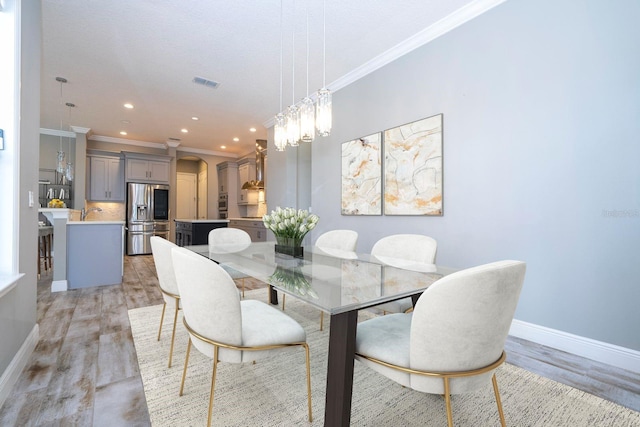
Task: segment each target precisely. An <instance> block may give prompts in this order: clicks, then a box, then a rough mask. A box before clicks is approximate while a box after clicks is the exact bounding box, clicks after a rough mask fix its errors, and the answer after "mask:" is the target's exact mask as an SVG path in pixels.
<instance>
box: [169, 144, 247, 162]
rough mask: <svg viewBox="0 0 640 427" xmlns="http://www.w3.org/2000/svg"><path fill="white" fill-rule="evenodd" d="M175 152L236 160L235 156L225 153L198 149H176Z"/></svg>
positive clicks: (236, 156)
mask: <svg viewBox="0 0 640 427" xmlns="http://www.w3.org/2000/svg"><path fill="white" fill-rule="evenodd" d="M176 151H181V152H183V153H195V154H206V155H209V156H220V157H231V158H233V159H237V158H238V155H237V154H233V153H225V152H222V151H212V150H203V149H200V148H189V147H178V148H177V149H176Z"/></svg>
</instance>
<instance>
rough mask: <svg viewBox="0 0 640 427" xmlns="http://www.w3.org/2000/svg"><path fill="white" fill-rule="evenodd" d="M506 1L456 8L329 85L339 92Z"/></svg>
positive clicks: (482, 1) (485, 0) (480, 0)
mask: <svg viewBox="0 0 640 427" xmlns="http://www.w3.org/2000/svg"><path fill="white" fill-rule="evenodd" d="M505 1H507V0H478V1H475V2H473V3H469V4H468V5H466V6H464V7H461V8H460V9H458V10H456V11H455V12H453V13H452V14H451V15H448V16H446V17H444V18H442V19H441V20H439V21H438V22H436V23H434V24H432V25H430V26H428V27H427V28H425V29H424V30H422V31H420V32H418V33H416V34H414V35H413V36H411V37H409V38H408V39H406V40H404V41H403V42H401V43H398V44H397V45H395V46H394V47H392V48H390V49H389V50H387V51H385V52H383V53H381V54H380V55H378V56H376V57H375V58H373V59H371V60H370V61H368V62H365V63H364V64H362V65H361V66H360V67H358V68H356V69H354V70H353V71H350V72H349V73H347V74H345V75H344V76H342V77H340V78H339V79H337V80H335V81H334V82H333V83H331V84H330V85H328V86H327V87H328V89H330V90H331V91H333V92H337V91H339V90H340V89H342V88H343V87H345V86H348V85H350V84H351V83H353V82H355V81H357V80H360V79H361V78H363V77H364V76H366V75H367V74H371V73H372V72H374V71H376V70H377V69H379V68H382V67H384V66H385V65H387V64H389V63H391V62H393V61H395V60H396V59H398V58H400V57H402V56H404V55H406V54H408V53H409V52H411V51H413V50H415V49H417V48H419V47H421V46H424V45H425V44H427V43H429V42H431V41H433V40H435V39H437V38H438V37H440V36H442V35H444V34H446V33H448V32H449V31H451V30H453V29H455V28H457V27H459V26H460V25H462V24H464V23H466V22H468V21H471V20H472V19H474V18H476V17H478V16H480V15H482V14H483V13H485V12H487V11H488V10H490V9H493V8H494V7H496V6H498V5H500V4H502V3H504V2H505Z"/></svg>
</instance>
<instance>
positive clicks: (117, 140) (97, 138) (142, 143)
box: [88, 135, 166, 150]
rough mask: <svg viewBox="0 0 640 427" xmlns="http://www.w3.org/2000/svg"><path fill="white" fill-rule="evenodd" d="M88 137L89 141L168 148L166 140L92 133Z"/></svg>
mask: <svg viewBox="0 0 640 427" xmlns="http://www.w3.org/2000/svg"><path fill="white" fill-rule="evenodd" d="M88 139H89V141H98V142H111V143H113V144H126V145H135V146H137V147H148V148H159V149H161V150H164V149H165V148H166V147H165V144H164V142H162V143H160V142H149V141H138V140H135V139H125V138H114V137H112V136H104V135H91V136H89V137H88Z"/></svg>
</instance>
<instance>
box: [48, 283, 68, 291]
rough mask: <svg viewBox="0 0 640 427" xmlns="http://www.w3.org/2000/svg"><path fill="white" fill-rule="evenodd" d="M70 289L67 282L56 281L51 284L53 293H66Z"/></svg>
mask: <svg viewBox="0 0 640 427" xmlns="http://www.w3.org/2000/svg"><path fill="white" fill-rule="evenodd" d="M67 289H69V285H68V283H67V281H66V280H54V281H53V282H51V292H64V291H66V290H67Z"/></svg>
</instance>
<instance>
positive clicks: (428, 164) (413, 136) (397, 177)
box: [384, 114, 442, 216]
mask: <svg viewBox="0 0 640 427" xmlns="http://www.w3.org/2000/svg"><path fill="white" fill-rule="evenodd" d="M384 214H385V215H432V216H441V215H442V114H438V115H435V116H432V117H427V118H426V119H422V120H418V121H415V122H412V123H408V124H405V125H402V126H398V127H395V128H392V129H388V130H386V131H384Z"/></svg>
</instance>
